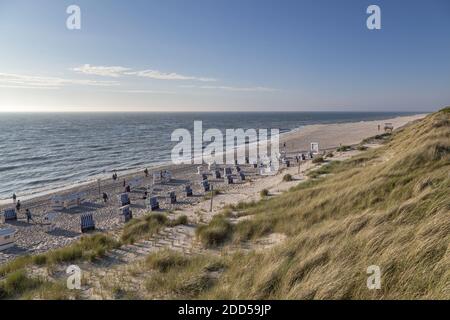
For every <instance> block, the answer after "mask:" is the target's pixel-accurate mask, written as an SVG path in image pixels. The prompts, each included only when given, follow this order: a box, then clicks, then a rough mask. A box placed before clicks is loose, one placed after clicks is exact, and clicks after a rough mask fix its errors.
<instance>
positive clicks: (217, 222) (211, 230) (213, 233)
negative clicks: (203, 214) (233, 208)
mask: <svg viewBox="0 0 450 320" xmlns="http://www.w3.org/2000/svg"><path fill="white" fill-rule="evenodd" d="M232 229H233V226H232V225H231V223H230V222H229V221H228V219H227V218H226V217H224V216H223V215H216V216H214V217H213V218H212V220H211V222H210V223H209V224H207V225H201V226H199V227H198V228H197V230H196V235H197V237H198V238H199V239H200V241H201V243H202V244H203V245H204V246H206V247H208V248H211V247H217V246H219V245H221V244H223V243H224V242H225V241H226V240H227V239H228V237H229V234H230V233H231V231H232Z"/></svg>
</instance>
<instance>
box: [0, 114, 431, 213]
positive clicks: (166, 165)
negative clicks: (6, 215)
mask: <svg viewBox="0 0 450 320" xmlns="http://www.w3.org/2000/svg"><path fill="white" fill-rule="evenodd" d="M426 115H427V113H418V114H411V115H406V116H397V117H394V118H386V119H380V120H363V121H353V122H352V121H350V122H336V123H328V124H311V125H304V126H300V127H296V128H293V129H291V130H289V131H288V132H283V133H280V150H282V144H283V143H286V144H287V145H288V144H290V142H291V141H292V140H295V139H297V138H298V136H299V135H300V136H301V135H302V134H304V133H305V132H308V133H311V132H315V131H320V130H322V131H323V129H324V128H330V127H336V126H338V127H339V126H341V127H342V126H347V125H353V124H362V125H367V124H371V123H379V122H393V123H395V122H398V121H400V122H403V120H405V119H407V118H414V119H416V118H422V117H424V116H426ZM409 121H411V120H409ZM409 121H407V122H409ZM394 127H395V126H394ZM356 140H357V141H356ZM361 140H362V139H359V140H358V139H355V141H354V142H352V143H341V144H355V143H358V142H359V141H361ZM310 142H316V141H309V142H306V143H307V144H308V143H310ZM269 143H270V142H269ZM323 145H324V144H320V141H319V147H321V146H323ZM247 146H248V145H246V148H247ZM338 146H339V142H336V143H335V144H334V145H330V144H325V147H323V148H322V147H321V148H320V149H322V150H324V149H331V148H336V147H338ZM239 147H242V146H235V150H236V149H238V148H239ZM287 148H288V149H292V148H291V147H290V146H287ZM297 149H298V150H294V151H287V152H288V154H290V153H292V152H307V151H308V150H309V146H308V145H305V144H303V145H297ZM173 166H176V165H174V164H173V163H172V162H170V161H167V162H160V163H154V164H148V165H143V166H142V167H139V168H132V169H124V170H122V171H121V170H120V169H118V170H117V171H116V172H117V173H119V174H120V177H119V179H118V181H119V180H122V179H126V180H131V179H133V178H134V177H135V176H136V175H139V174H142V172H143V170H144V169H145V168H147V169H148V170H149V171H150V172H151V171H155V170H171V168H172V167H173ZM184 166H198V164H185V165H184ZM112 173H113V172H104V173H100V174H98V177H92V178H90V179H88V180H85V181H79V182H73V183H69V184H66V185H62V186H55V187H54V188H50V189H42V188H41V189H37V190H36V191H34V192H31V193H25V194H24V195H23V196H22V195H20V194H18V199H19V200H21V202H22V201H33V200H37V199H41V198H43V197H48V198H51V197H52V196H54V195H58V194H62V193H64V194H65V193H75V192H80V191H79V190H80V189H93V188H98V182H97V181H98V179H100V182H101V183H104V182H107V181H108V180H110V178H111V177H110V176H111V175H112ZM16 194H17V193H16ZM12 205H13V202H12V199H11V198H5V199H0V210H3V209H4V208H5V207H7V206H12Z"/></svg>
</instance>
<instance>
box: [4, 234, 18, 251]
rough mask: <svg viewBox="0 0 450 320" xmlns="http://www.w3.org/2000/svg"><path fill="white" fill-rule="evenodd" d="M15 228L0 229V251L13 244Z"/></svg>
mask: <svg viewBox="0 0 450 320" xmlns="http://www.w3.org/2000/svg"><path fill="white" fill-rule="evenodd" d="M16 232H17V231H16V230H15V229H13V228H1V229H0V251H3V250H6V249H9V248H11V247H13V246H14V241H15V234H16Z"/></svg>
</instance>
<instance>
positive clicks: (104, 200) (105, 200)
mask: <svg viewBox="0 0 450 320" xmlns="http://www.w3.org/2000/svg"><path fill="white" fill-rule="evenodd" d="M103 202H105V203H106V202H108V194H107V193H106V192H103Z"/></svg>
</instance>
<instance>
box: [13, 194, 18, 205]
mask: <svg viewBox="0 0 450 320" xmlns="http://www.w3.org/2000/svg"><path fill="white" fill-rule="evenodd" d="M12 199H13V203H14V204H16V200H17V196H16V194H15V193H13V196H12Z"/></svg>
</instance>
